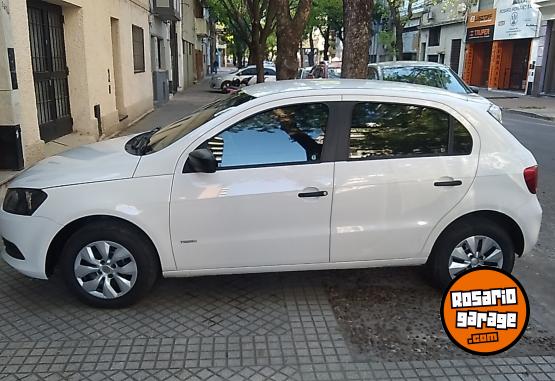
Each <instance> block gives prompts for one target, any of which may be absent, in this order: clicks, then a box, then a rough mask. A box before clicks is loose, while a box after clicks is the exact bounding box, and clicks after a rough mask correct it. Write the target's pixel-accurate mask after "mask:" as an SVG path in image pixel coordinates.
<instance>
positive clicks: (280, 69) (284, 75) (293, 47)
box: [276, 32, 299, 80]
mask: <svg viewBox="0 0 555 381" xmlns="http://www.w3.org/2000/svg"><path fill="white" fill-rule="evenodd" d="M292 41H295V37H294V36H293V35H292V33H289V32H287V33H282V35H281V38H279V37H278V40H277V57H276V70H277V79H278V80H280V79H294V78H295V77H296V76H297V70H298V69H299V62H298V60H297V44H295V43H293V42H292Z"/></svg>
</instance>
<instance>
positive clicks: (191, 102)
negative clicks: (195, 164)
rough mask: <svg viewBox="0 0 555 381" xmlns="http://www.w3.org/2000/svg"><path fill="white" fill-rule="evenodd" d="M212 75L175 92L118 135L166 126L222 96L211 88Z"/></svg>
mask: <svg viewBox="0 0 555 381" xmlns="http://www.w3.org/2000/svg"><path fill="white" fill-rule="evenodd" d="M210 77H211V76H207V77H206V78H204V79H203V80H202V81H201V82H199V83H198V84H196V85H193V86H191V87H189V88H187V89H185V90H184V91H182V92H180V93H177V94H175V95H174V96H173V98H172V99H171V100H170V101H169V102H168V103H166V104H164V105H161V106H160V107H158V108H156V109H154V111H152V112H151V113H150V114H148V115H147V116H145V117H144V118H143V119H141V120H139V121H138V122H137V123H135V124H133V125H132V126H130V127H129V128H127V129H126V130H123V131H121V132H120V133H119V134H118V135H119V136H125V135H131V134H136V133H140V132H144V131H148V130H151V129H153V128H155V127H164V126H166V125H168V124H170V123H173V122H175V121H176V120H179V119H181V118H183V117H185V116H187V115H189V114H191V113H193V112H194V111H195V110H197V109H198V108H200V107H202V106H204V105H205V104H208V103H210V102H213V101H215V100H216V99H218V98H220V97H222V96H223V94H222V93H220V92H216V91H213V90H211V89H210Z"/></svg>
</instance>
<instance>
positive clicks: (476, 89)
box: [468, 86, 480, 94]
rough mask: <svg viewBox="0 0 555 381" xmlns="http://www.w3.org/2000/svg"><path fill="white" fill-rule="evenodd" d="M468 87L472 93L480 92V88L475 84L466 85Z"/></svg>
mask: <svg viewBox="0 0 555 381" xmlns="http://www.w3.org/2000/svg"><path fill="white" fill-rule="evenodd" d="M468 87H469V88H470V90H471V91H472V92H473V93H474V94H478V93H479V92H480V88H479V87H477V86H468Z"/></svg>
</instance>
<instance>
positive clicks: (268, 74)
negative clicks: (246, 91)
mask: <svg viewBox="0 0 555 381" xmlns="http://www.w3.org/2000/svg"><path fill="white" fill-rule="evenodd" d="M243 80H248V84H249V85H254V84H256V66H255V65H250V66H247V67H245V68H243V69H240V70H237V71H234V72H231V73H225V72H222V73H220V74H214V75H213V76H212V78H210V88H211V89H214V90H221V91H223V92H225V91H226V89H227V88H228V87H230V86H238V85H240V84H241V81H243ZM275 81H276V68H275V66H272V65H268V64H264V82H275Z"/></svg>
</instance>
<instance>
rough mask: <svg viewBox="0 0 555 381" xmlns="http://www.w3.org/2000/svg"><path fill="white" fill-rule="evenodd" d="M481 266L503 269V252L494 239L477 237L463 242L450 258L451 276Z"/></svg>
mask: <svg viewBox="0 0 555 381" xmlns="http://www.w3.org/2000/svg"><path fill="white" fill-rule="evenodd" d="M479 266H490V267H496V268H498V269H500V268H503V251H502V250H501V246H499V244H498V243H497V242H496V241H495V240H494V239H492V238H490V237H486V236H483V235H475V236H471V237H468V238H466V239H464V240H462V241H461V242H460V243H459V244H458V245H457V246H456V247H455V249H454V250H453V251H452V252H451V256H450V257H449V275H450V276H451V278H454V277H456V276H457V275H458V274H459V273H460V272H461V271H463V270H467V269H471V268H474V267H479Z"/></svg>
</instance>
